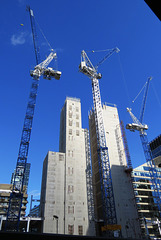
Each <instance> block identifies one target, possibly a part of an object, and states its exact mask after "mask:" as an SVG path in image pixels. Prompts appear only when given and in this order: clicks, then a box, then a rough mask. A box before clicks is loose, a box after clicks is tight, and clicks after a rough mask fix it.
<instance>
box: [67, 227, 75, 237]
mask: <svg viewBox="0 0 161 240" xmlns="http://www.w3.org/2000/svg"><path fill="white" fill-rule="evenodd" d="M68 234H70V235H73V234H74V225H68Z"/></svg>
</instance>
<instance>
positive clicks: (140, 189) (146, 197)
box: [132, 157, 161, 239]
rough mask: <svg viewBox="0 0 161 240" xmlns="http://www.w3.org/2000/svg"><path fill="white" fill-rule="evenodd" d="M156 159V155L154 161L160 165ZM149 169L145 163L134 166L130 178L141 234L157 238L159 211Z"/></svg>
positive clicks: (160, 171) (160, 173)
mask: <svg viewBox="0 0 161 240" xmlns="http://www.w3.org/2000/svg"><path fill="white" fill-rule="evenodd" d="M154 160H155V159H154ZM158 160H159V159H158V157H157V158H156V161H157V163H158V165H159V164H160V165H161V158H160V163H159V162H158ZM158 165H157V164H156V167H157V172H158V177H159V180H160V182H161V168H160V167H158ZM149 170H150V169H149V166H148V165H147V163H144V164H142V165H141V166H138V167H136V168H135V169H133V172H132V179H133V186H134V191H135V199H136V204H137V209H138V215H139V220H140V223H141V231H142V234H143V235H144V236H146V235H148V237H149V236H150V237H151V238H155V237H156V238H157V239H158V237H159V235H160V233H159V228H158V224H156V221H157V219H160V213H159V209H158V206H157V203H156V199H155V194H154V188H153V187H152V183H151V176H150V172H149Z"/></svg>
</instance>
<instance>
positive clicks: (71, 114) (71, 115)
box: [68, 111, 79, 120]
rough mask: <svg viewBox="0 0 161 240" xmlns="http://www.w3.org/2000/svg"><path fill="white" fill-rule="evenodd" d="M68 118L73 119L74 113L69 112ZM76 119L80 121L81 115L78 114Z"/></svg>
mask: <svg viewBox="0 0 161 240" xmlns="http://www.w3.org/2000/svg"><path fill="white" fill-rule="evenodd" d="M68 116H69V118H72V117H73V112H71V111H69V112H68ZM76 119H77V120H79V114H76Z"/></svg>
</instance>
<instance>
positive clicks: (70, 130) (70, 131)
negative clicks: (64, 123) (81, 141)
mask: <svg viewBox="0 0 161 240" xmlns="http://www.w3.org/2000/svg"><path fill="white" fill-rule="evenodd" d="M72 133H73V131H72V129H69V135H72ZM76 136H79V130H76Z"/></svg>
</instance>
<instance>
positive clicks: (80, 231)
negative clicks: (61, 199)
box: [78, 225, 83, 235]
mask: <svg viewBox="0 0 161 240" xmlns="http://www.w3.org/2000/svg"><path fill="white" fill-rule="evenodd" d="M78 234H79V235H83V226H82V225H78Z"/></svg>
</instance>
